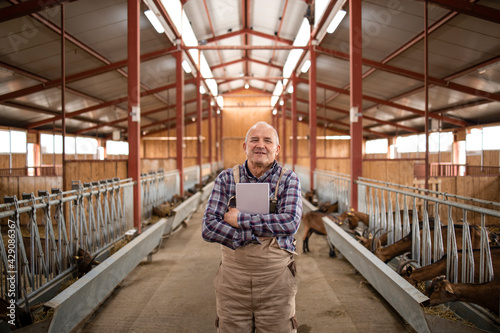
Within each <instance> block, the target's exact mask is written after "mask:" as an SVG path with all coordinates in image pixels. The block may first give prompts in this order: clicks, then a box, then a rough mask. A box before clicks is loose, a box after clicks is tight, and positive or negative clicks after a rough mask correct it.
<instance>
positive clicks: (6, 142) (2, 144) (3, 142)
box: [0, 131, 10, 154]
mask: <svg viewBox="0 0 500 333" xmlns="http://www.w3.org/2000/svg"><path fill="white" fill-rule="evenodd" d="M9 148H10V133H9V131H0V153H7V154H8V153H10V150H9Z"/></svg>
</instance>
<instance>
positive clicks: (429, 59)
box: [0, 0, 500, 331]
mask: <svg viewBox="0 0 500 333" xmlns="http://www.w3.org/2000/svg"><path fill="white" fill-rule="evenodd" d="M499 22H500V4H499V3H498V2H497V1H494V0H479V1H472V0H471V1H469V0H459V1H449V0H428V1H424V0H422V1H415V0H387V1H375V0H349V1H347V0H282V1H263V0H241V1H228V0H169V1H166V0H143V1H133V0H128V1H124V0H104V1H97V0H91V1H83V0H76V1H75V0H47V1H43V2H40V1H38V0H26V1H19V0H7V1H3V2H1V3H0V26H1V28H2V29H0V46H1V50H2V51H1V52H0V78H1V80H0V138H1V139H0V141H1V142H2V144H1V145H0V201H2V200H1V198H3V203H2V204H0V210H1V211H0V218H1V226H2V228H1V232H2V236H3V238H4V239H3V242H4V244H7V241H8V239H7V236H8V235H7V231H6V230H7V228H8V226H9V221H11V220H14V221H18V222H19V223H18V224H19V225H18V226H17V229H19V232H20V233H23V232H24V233H26V234H23V235H24V236H29V237H32V239H41V240H42V242H41V243H40V245H35V244H34V243H33V245H32V248H33V249H34V250H33V251H31V252H33V257H31V258H30V256H31V253H27V254H26V261H28V262H30V265H29V267H28V266H25V267H24V268H29V269H30V272H29V274H28V273H23V274H26V276H35V275H36V276H38V275H40V273H41V272H43V271H44V270H43V269H38V270H37V268H36V267H35V266H36V265H38V264H35V261H36V260H35V253H37V251H38V253H42V252H41V250H42V248H43V250H44V251H45V255H47V258H46V259H45V261H46V263H47V266H49V263H51V264H52V265H54V267H56V266H57V268H54V270H53V271H52V273H50V274H49V273H48V271H50V269H48V268H47V269H45V272H46V274H45V273H44V274H45V277H44V278H43V279H42V280H43V281H42V280H40V281H38V282H37V281H36V279H35V278H32V280H33V281H28V282H22V283H24V284H23V285H24V286H26V287H27V290H28V291H25V292H24V293H23V292H22V291H20V292H19V293H18V294H17V295H16V301H17V302H18V305H20V306H22V305H25V302H26V298H29V299H32V298H33V299H35V298H36V297H38V294H39V293H41V291H43V290H44V288H47V287H46V285H47V284H54V280H57V279H58V277H59V276H61V275H63V274H62V273H64V272H66V271H67V272H66V273H65V274H68V273H69V272H71V273H69V275H71V274H74V272H75V270H76V265H75V263H74V262H73V260H72V259H71V258H72V256H73V255H74V254H75V253H76V251H77V250H78V247H84V248H86V249H87V250H89V252H90V253H91V254H92V256H94V255H97V256H98V259H99V256H101V257H102V258H101V259H103V260H105V259H106V258H105V257H106V256H108V255H109V253H108V250H109V248H110V247H112V246H113V244H115V243H116V242H117V241H121V240H124V239H128V238H130V239H134V240H137V239H139V237H142V238H143V239H146V240H147V239H148V237H153V238H154V237H160V236H164V235H167V236H168V237H170V236H171V235H173V233H175V232H177V231H178V230H179V228H181V227H182V226H183V225H185V221H186V220H188V219H190V218H191V216H192V214H193V211H194V208H193V207H195V206H196V209H198V207H201V208H200V209H203V208H204V207H203V203H204V202H206V199H207V196H208V195H209V190H210V184H212V185H213V183H212V182H213V179H214V177H215V176H216V175H217V174H218V172H220V171H221V170H223V169H227V168H230V167H232V166H234V165H235V164H241V163H243V161H244V160H245V158H246V156H245V154H244V151H243V149H242V144H243V141H244V139H245V134H246V131H247V130H248V129H249V128H250V127H251V126H252V125H253V124H255V123H256V122H258V121H266V122H267V123H269V124H271V125H272V126H274V127H275V128H276V130H277V132H278V134H279V138H280V145H281V152H280V154H279V156H278V162H279V163H280V164H281V165H284V166H286V167H287V168H288V169H291V170H293V171H294V172H295V173H296V174H297V175H298V176H299V178H300V181H301V187H302V193H303V194H304V195H307V197H305V198H304V202H305V206H304V214H305V213H307V212H308V211H310V210H315V209H317V205H318V203H321V202H331V203H333V202H337V203H338V204H339V210H338V213H343V212H348V211H350V210H351V209H353V210H354V211H358V212H362V213H365V214H366V215H368V216H370V221H369V222H366V225H367V226H369V227H371V228H372V232H374V230H375V229H373V228H375V227H383V228H385V229H387V228H389V225H391V226H392V228H393V229H390V230H392V231H393V234H394V236H391V237H392V238H391V240H390V241H389V243H388V244H390V243H391V242H394V243H395V242H396V241H397V240H398V239H399V238H402V237H403V236H404V235H405V231H406V232H409V228H410V225H411V222H412V221H411V218H410V216H409V214H408V213H406V214H402V215H401V217H400V218H399V219H400V220H405V221H407V222H408V225H407V226H406V227H405V223H404V221H401V224H402V229H401V230H400V229H399V227H396V225H399V223H397V221H396V220H397V218H396V217H394V218H393V217H392V214H389V213H388V212H390V211H398V210H401V211H405V210H412V209H414V210H418V211H419V213H420V214H422V219H423V220H424V222H425V221H427V223H424V224H427V225H432V223H433V221H436V220H437V221H438V223H441V224H443V225H449V224H450V223H451V224H461V225H462V224H464V223H465V224H467V225H468V224H470V225H472V226H476V227H478V228H479V229H481V230H485V229H487V230H488V232H489V233H490V235H493V234H495V233H497V232H499V231H498V227H500V220H499V218H500V214H499V213H498V211H499V209H498V207H499V204H498V202H499V201H500V181H499V176H500V140H499V138H500V135H499V130H500V93H499V91H500V26H499ZM63 143H64V144H63ZM63 147H64V148H63ZM207 186H208V187H207ZM203 189H205V190H203ZM387 189H390V190H389V191H388V190H387ZM409 193H411V194H409ZM175 200H178V201H179V202H177V203H176V204H180V206H177V208H176V209H177V210H176V211H175V213H172V212H171V211H170V212H169V213H165V216H164V218H163V220H161V221H163V222H161V223H164V224H165V225H166V227H165V228H164V229H162V231H156V232H157V233H160V234H162V235H160V236H152V234H153V228H154V226H156V228H160V229H161V228H163V225H160V224H158V222H156V221H155V222H156V223H153V222H151V221H152V219H153V217H154V216H155V214H153V212H154V209H155V208H158V207H159V206H160V205H162V204H165V202H173V201H175ZM181 201H183V203H180V202H181ZM191 201H192V202H193V203H191ZM192 205H194V206H192ZM315 206H316V207H315ZM89 207H90V208H89ZM398 215H399V214H396V216H398ZM403 215H404V216H403ZM100 216H102V218H101V217H100ZM107 216H109V221H116V223H115V222H109V225H108V224H107V223H108V222H107V221H108V217H107ZM175 216H177V217H176V218H175ZM377 216H378V218H377ZM384 216H385V217H384ZM389 216H391V217H389ZM414 216H418V214H415V215H414ZM425 216H427V220H426V217H425ZM48 220H51V221H53V226H50V227H49V225H51V223H48V224H47V223H46V221H48ZM398 221H399V220H398ZM464 221H465V222H464ZM30 223H33V225H35V226H37V228H30V229H29V230H28V228H27V226H28V225H29V224H30ZM325 225H326V226H327V230H328V232H329V233H328V236H327V237H328V239H329V240H330V242H333V243H335V245H336V248H337V250H338V249H340V248H342V247H343V246H347V248H342V249H343V251H344V252H347V251H351V250H350V249H351V248H350V246H351V245H350V243H349V242H348V241H346V242H347V243H344V240H343V238H342V237H340V236H338V235H337V231H335V230H336V229H335V226H333V227H332V226H329V225H328V223H326V222H325ZM99 226H101V227H99ZM405 228H406V229H405ZM429 228H430V226H429ZM37 229H39V231H36V232H35V230H37ZM127 232H129V233H130V234H129V235H127ZM398 233H399V234H400V235H399V236H397V234H398ZM36 234H38V236H37V235H36ZM64 234H67V235H66V236H64ZM19 237H21V238H22V236H19ZM64 237H66V238H64ZM338 237H340V238H338ZM467 237H468V238H464V239H471V238H470V237H471V235H469V236H467ZM481 237H486V236H481ZM21 238H19V239H21ZM63 238H64V239H63ZM142 238H141V239H142ZM153 238H152V239H149V240H148V241H147V242H149V243H150V246H152V248H148V249H147V250H144V251H145V253H142V252H138V254H137V255H136V257H135V258H134V259H124V260H125V261H126V262H127V263H128V266H130V270H131V269H133V267H135V266H136V265H137V264H138V263H139V262H140V260H142V259H143V258H144V257H146V256H147V255H148V254H149V253H150V252H151V251H153V249H154V248H155V247H156V246H157V245H158V244H159V243H161V238H162V237H160V238H158V239H157V238H154V239H153ZM490 238H491V236H490ZM482 239H483V238H482ZM52 240H53V242H52ZM58 242H63V243H65V245H64V246H59V245H58V244H56V243H58ZM464 242H465V241H464ZM484 242H485V241H483V242H482V243H481V244H482V245H481V246H482V248H483V249H485V248H488V246H489V245H488V244H485V243H484ZM473 243H474V240H473V239H472V240H471V244H473ZM50 244H52V245H50ZM59 244H61V243H59ZM346 244H347V245H346ZM464 244H465V243H464ZM153 245H154V246H153ZM352 246H356V245H352ZM445 246H446V245H445ZM471 246H472V247H473V245H471ZM450 247H451V246H450V245H448V248H450ZM1 248H2V249H3V250H4V246H1ZM55 249H57V251H55ZM301 250H302V249H301ZM455 250H456V249H455ZM51 251H52V252H56V253H57V255H56V254H54V257H53V258H49V257H48V253H47V252H51ZM339 251H340V252H342V250H339ZM430 251H431V249H430V246H429V255H430ZM471 251H472V249H471ZM104 252H106V253H107V254H106V255H105V254H104ZM445 252H446V251H445ZM445 252H444V253H445ZM471 253H472V252H471ZM488 253H490V252H488ZM2 255H5V252H2ZM455 255H457V254H456V252H455ZM3 257H5V256H3ZM486 257H487V258H486V259H484V260H486V261H484V262H483V261H482V264H481V267H482V266H486V267H490V266H491V267H492V268H491V269H490V270H489V271H488V269H486V271H485V273H484V275H485V276H489V279H490V280H494V277H493V276H494V274H493V273H494V269H493V266H494V264H493V259H492V258H493V255H489V256H488V255H486ZM488 258H489V259H488ZM413 259H415V258H413ZM134 260H135V261H134ZM352 260H353V261H354V262H356V259H352ZM418 260H419V263H418V265H420V266H425V265H427V264H430V263H431V262H432V261H434V259H430V258H429V259H428V258H427V257H426V256H425V255H422V257H421V258H420V257H419V258H418ZM481 260H483V259H481ZM349 261H351V260H349ZM32 262H33V263H32ZM370 262H371V261H370ZM7 263H8V262H7V258H6V257H5V260H3V265H4V266H5V267H3V268H2V270H1V272H2V274H3V275H2V276H6V274H7V272H8V271H9V269H7V266H6V265H7ZM133 263H135V265H134V264H133ZM351 263H352V264H353V265H354V266H355V267H356V269H358V270H360V269H359V268H358V267H357V266H356V265H355V264H354V263H353V262H351ZM483 264H484V265H483ZM20 265H22V264H20ZM359 265H361V266H363V265H365V266H366V265H368V263H367V262H360V263H359ZM128 266H127V267H128ZM375 266H377V265H375ZM473 266H474V265H473ZM477 266H479V264H477ZM20 267H21V266H20ZM97 267H99V266H97ZM24 268H23V269H24ZM130 270H129V271H130ZM55 272H57V273H55ZM367 274H369V273H367ZM391 274H392V273H391ZM488 274H489V275H488ZM498 274H500V273H498ZM42 275H43V274H42ZM456 275H457V276H458V273H457V274H456ZM23 276H24V275H23ZM125 276H126V274H124V275H123V276H122V277H121V278H122V279H123V278H124V277H125ZM448 277H449V276H448ZM373 278H374V279H376V277H373ZM44 279H45V280H44ZM28 280H29V279H28ZM487 280H488V279H487V278H486V281H487ZM2 281H3V282H2V288H4V287H5V286H6V280H5V279H4V278H2ZM120 281H121V280H120ZM391 281H392V280H391ZM118 282H119V281H118ZM118 282H117V283H118ZM370 282H371V281H370ZM476 282H477V280H476ZM20 283H21V282H20ZM396 284H397V283H396ZM403 289H404V288H403ZM2 290H4V289H2ZM108 292H109V291H108ZM377 292H378V293H380V294H382V295H383V296H384V295H385V294H384V291H383V290H379V289H377ZM391 292H393V293H394V290H391ZM388 293H389V291H388ZM35 295H36V297H35ZM384 297H385V296H384ZM419 297H420V296H415V297H414V298H412V300H415V302H416V303H415V304H421V303H422V302H423V301H422V299H421V298H419ZM49 300H50V298H49ZM46 301H48V300H46ZM96 302H97V303H100V302H99V301H97V300H96ZM388 302H389V303H390V304H391V305H392V306H393V307H397V306H398V305H397V303H392V302H393V301H391V300H388ZM53 304H56V303H53ZM57 304H59V303H57ZM497 306H498V302H497ZM411 309H412V311H413V310H415V309H414V308H411ZM58 311H59V312H60V314H59V318H60V317H64V312H63V310H58ZM89 311H91V310H89ZM410 312H411V311H410V310H408V313H410ZM399 315H401V316H402V317H403V318H404V320H406V321H408V322H409V323H410V325H411V326H412V327H416V328H417V330H422V331H427V330H429V331H432V330H431V329H429V328H428V325H430V324H428V322H425V323H424V320H423V319H415V318H408V317H405V316H406V314H404V313H401V312H399ZM497 315H498V314H497ZM408 316H410V315H409V314H408ZM483 317H486V319H484V320H483V322H484V321H487V322H488V324H484V325H486V326H484V327H486V328H485V329H486V330H488V329H492V327H497V326H498V316H489V315H486V316H483ZM422 318H423V317H422ZM426 325H427V326H426ZM496 325H497V326H496Z"/></svg>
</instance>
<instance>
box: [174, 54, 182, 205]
mask: <svg viewBox="0 0 500 333" xmlns="http://www.w3.org/2000/svg"><path fill="white" fill-rule="evenodd" d="M175 58H176V66H175V76H176V80H175V82H176V83H177V84H176V90H175V101H176V104H177V106H176V116H177V117H176V126H175V128H176V135H177V143H176V144H177V146H176V147H177V149H176V150H177V170H179V178H180V184H179V192H180V193H179V194H180V195H181V196H182V195H184V150H183V148H182V143H183V138H184V70H183V69H182V60H183V52H182V51H179V52H177V53H176V54H175Z"/></svg>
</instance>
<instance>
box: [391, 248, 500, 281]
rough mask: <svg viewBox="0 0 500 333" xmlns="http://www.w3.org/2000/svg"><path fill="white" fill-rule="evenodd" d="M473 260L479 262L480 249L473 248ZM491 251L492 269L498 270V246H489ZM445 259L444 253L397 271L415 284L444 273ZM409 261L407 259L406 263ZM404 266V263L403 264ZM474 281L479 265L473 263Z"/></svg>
mask: <svg viewBox="0 0 500 333" xmlns="http://www.w3.org/2000/svg"><path fill="white" fill-rule="evenodd" d="M472 253H473V256H474V262H476V263H477V262H479V260H480V250H479V249H476V250H473V252H472ZM490 253H491V261H492V262H493V271H494V272H497V273H498V272H500V247H492V248H490ZM457 254H458V272H460V271H461V270H462V251H461V250H459V251H457ZM446 259H447V255H446V254H445V255H444V257H443V258H441V259H440V260H438V261H436V262H434V263H432V264H430V265H427V266H424V267H421V268H417V269H413V267H412V266H409V265H408V266H407V267H406V268H403V269H399V270H398V273H399V274H401V276H402V277H403V278H404V279H405V280H406V281H408V282H409V283H411V284H413V285H415V284H417V283H419V282H423V281H430V280H432V279H433V278H435V277H437V276H440V275H444V274H446ZM409 262H411V260H408V261H407V263H409ZM403 266H404V264H403ZM474 281H479V265H475V271H474Z"/></svg>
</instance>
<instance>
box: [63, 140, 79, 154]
mask: <svg viewBox="0 0 500 333" xmlns="http://www.w3.org/2000/svg"><path fill="white" fill-rule="evenodd" d="M75 145H76V139H75V137H74V136H66V137H64V152H65V153H66V154H76V146H75Z"/></svg>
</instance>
